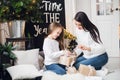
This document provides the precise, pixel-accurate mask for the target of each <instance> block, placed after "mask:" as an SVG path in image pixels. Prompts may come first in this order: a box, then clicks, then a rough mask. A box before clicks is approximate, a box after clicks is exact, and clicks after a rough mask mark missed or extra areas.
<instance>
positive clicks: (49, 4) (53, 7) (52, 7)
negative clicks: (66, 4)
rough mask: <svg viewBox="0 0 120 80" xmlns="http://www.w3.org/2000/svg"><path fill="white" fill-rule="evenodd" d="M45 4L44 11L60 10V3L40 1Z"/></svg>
mask: <svg viewBox="0 0 120 80" xmlns="http://www.w3.org/2000/svg"><path fill="white" fill-rule="evenodd" d="M42 3H44V4H45V11H55V10H56V11H62V9H63V8H62V7H61V6H62V4H60V3H59V4H57V3H56V2H54V3H52V2H50V1H45V0H44V1H42Z"/></svg>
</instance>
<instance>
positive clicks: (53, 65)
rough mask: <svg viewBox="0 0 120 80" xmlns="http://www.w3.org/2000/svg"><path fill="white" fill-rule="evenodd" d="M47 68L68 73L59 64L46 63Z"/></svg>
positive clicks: (60, 72) (61, 73)
mask: <svg viewBox="0 0 120 80" xmlns="http://www.w3.org/2000/svg"><path fill="white" fill-rule="evenodd" d="M46 69H47V70H50V71H53V72H55V73H56V74H60V75H63V74H66V70H65V69H64V68H63V67H62V66H60V65H59V64H51V65H46Z"/></svg>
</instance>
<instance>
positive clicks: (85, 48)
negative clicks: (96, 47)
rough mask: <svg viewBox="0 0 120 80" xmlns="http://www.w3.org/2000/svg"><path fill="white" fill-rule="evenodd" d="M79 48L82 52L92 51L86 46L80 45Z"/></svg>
mask: <svg viewBox="0 0 120 80" xmlns="http://www.w3.org/2000/svg"><path fill="white" fill-rule="evenodd" d="M78 48H80V49H81V50H87V51H91V48H90V47H87V46H85V45H79V46H78Z"/></svg>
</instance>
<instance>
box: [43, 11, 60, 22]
mask: <svg viewBox="0 0 120 80" xmlns="http://www.w3.org/2000/svg"><path fill="white" fill-rule="evenodd" d="M44 15H45V17H46V23H49V22H50V23H51V22H58V23H59V22H60V19H59V16H60V13H47V12H45V13H44Z"/></svg>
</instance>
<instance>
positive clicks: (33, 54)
mask: <svg viewBox="0 0 120 80" xmlns="http://www.w3.org/2000/svg"><path fill="white" fill-rule="evenodd" d="M12 52H13V53H14V54H15V55H16V57H17V60H16V63H15V65H19V64H33V65H35V67H36V68H37V69H38V70H39V69H40V67H39V49H31V50H20V51H12Z"/></svg>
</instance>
